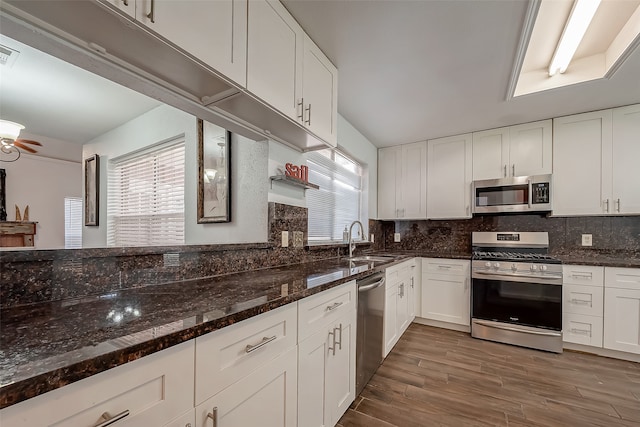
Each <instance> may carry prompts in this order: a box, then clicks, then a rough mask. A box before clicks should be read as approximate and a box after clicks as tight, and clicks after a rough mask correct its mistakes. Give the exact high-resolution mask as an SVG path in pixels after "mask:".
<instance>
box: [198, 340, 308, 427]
mask: <svg viewBox="0 0 640 427" xmlns="http://www.w3.org/2000/svg"><path fill="white" fill-rule="evenodd" d="M297 380H298V379H297V351H296V347H293V348H292V349H290V350H289V351H287V352H286V353H284V354H282V355H280V356H278V357H277V358H276V359H273V360H272V361H270V362H268V363H266V364H265V365H264V366H262V367H261V368H260V369H258V370H256V371H254V372H252V373H251V374H249V375H247V376H246V377H244V378H243V379H241V380H240V381H238V382H236V383H234V384H232V385H230V386H229V387H227V388H226V389H224V390H223V391H221V392H220V393H218V394H217V395H215V396H213V397H212V398H211V399H209V400H207V401H205V402H203V403H202V404H200V405H198V406H197V407H196V426H210V425H215V426H216V427H238V426H264V427H293V426H295V425H296V423H297V420H296V418H297V407H298V403H297V392H298V389H297ZM208 414H211V415H212V416H213V417H214V418H216V420H215V421H213V424H212V421H211V420H210V419H208V417H207V415H208Z"/></svg>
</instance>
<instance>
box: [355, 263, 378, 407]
mask: <svg viewBox="0 0 640 427" xmlns="http://www.w3.org/2000/svg"><path fill="white" fill-rule="evenodd" d="M356 283H357V285H358V328H357V334H356V396H357V395H359V394H360V392H361V391H362V389H364V386H365V385H367V383H368V382H369V380H370V379H371V377H372V376H373V374H374V373H375V372H376V370H377V369H378V367H379V366H380V363H382V359H383V358H382V349H383V337H382V334H383V332H384V322H383V315H384V294H385V292H384V290H385V288H384V272H382V273H376V274H373V275H371V276H367V277H365V278H364V279H360V280H358V281H356Z"/></svg>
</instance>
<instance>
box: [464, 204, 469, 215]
mask: <svg viewBox="0 0 640 427" xmlns="http://www.w3.org/2000/svg"><path fill="white" fill-rule="evenodd" d="M465 209H466V211H467V215H469V206H468V205H467V207H466V208H465Z"/></svg>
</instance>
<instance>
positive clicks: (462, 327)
mask: <svg viewBox="0 0 640 427" xmlns="http://www.w3.org/2000/svg"><path fill="white" fill-rule="evenodd" d="M413 322H414V323H418V324H420V325H426V326H435V327H436V328H442V329H451V330H454V331H460V332H469V333H471V325H458V324H456V323H448V322H441V321H439V320H431V319H425V318H423V317H416V318H415V319H413Z"/></svg>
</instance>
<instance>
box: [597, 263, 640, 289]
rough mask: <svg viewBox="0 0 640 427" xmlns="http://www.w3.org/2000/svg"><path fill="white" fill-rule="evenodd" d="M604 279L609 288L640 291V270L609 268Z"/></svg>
mask: <svg viewBox="0 0 640 427" xmlns="http://www.w3.org/2000/svg"><path fill="white" fill-rule="evenodd" d="M604 278H605V281H604V283H605V286H606V287H607V288H620V289H636V290H640V268H618V267H607V268H605V269H604Z"/></svg>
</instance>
